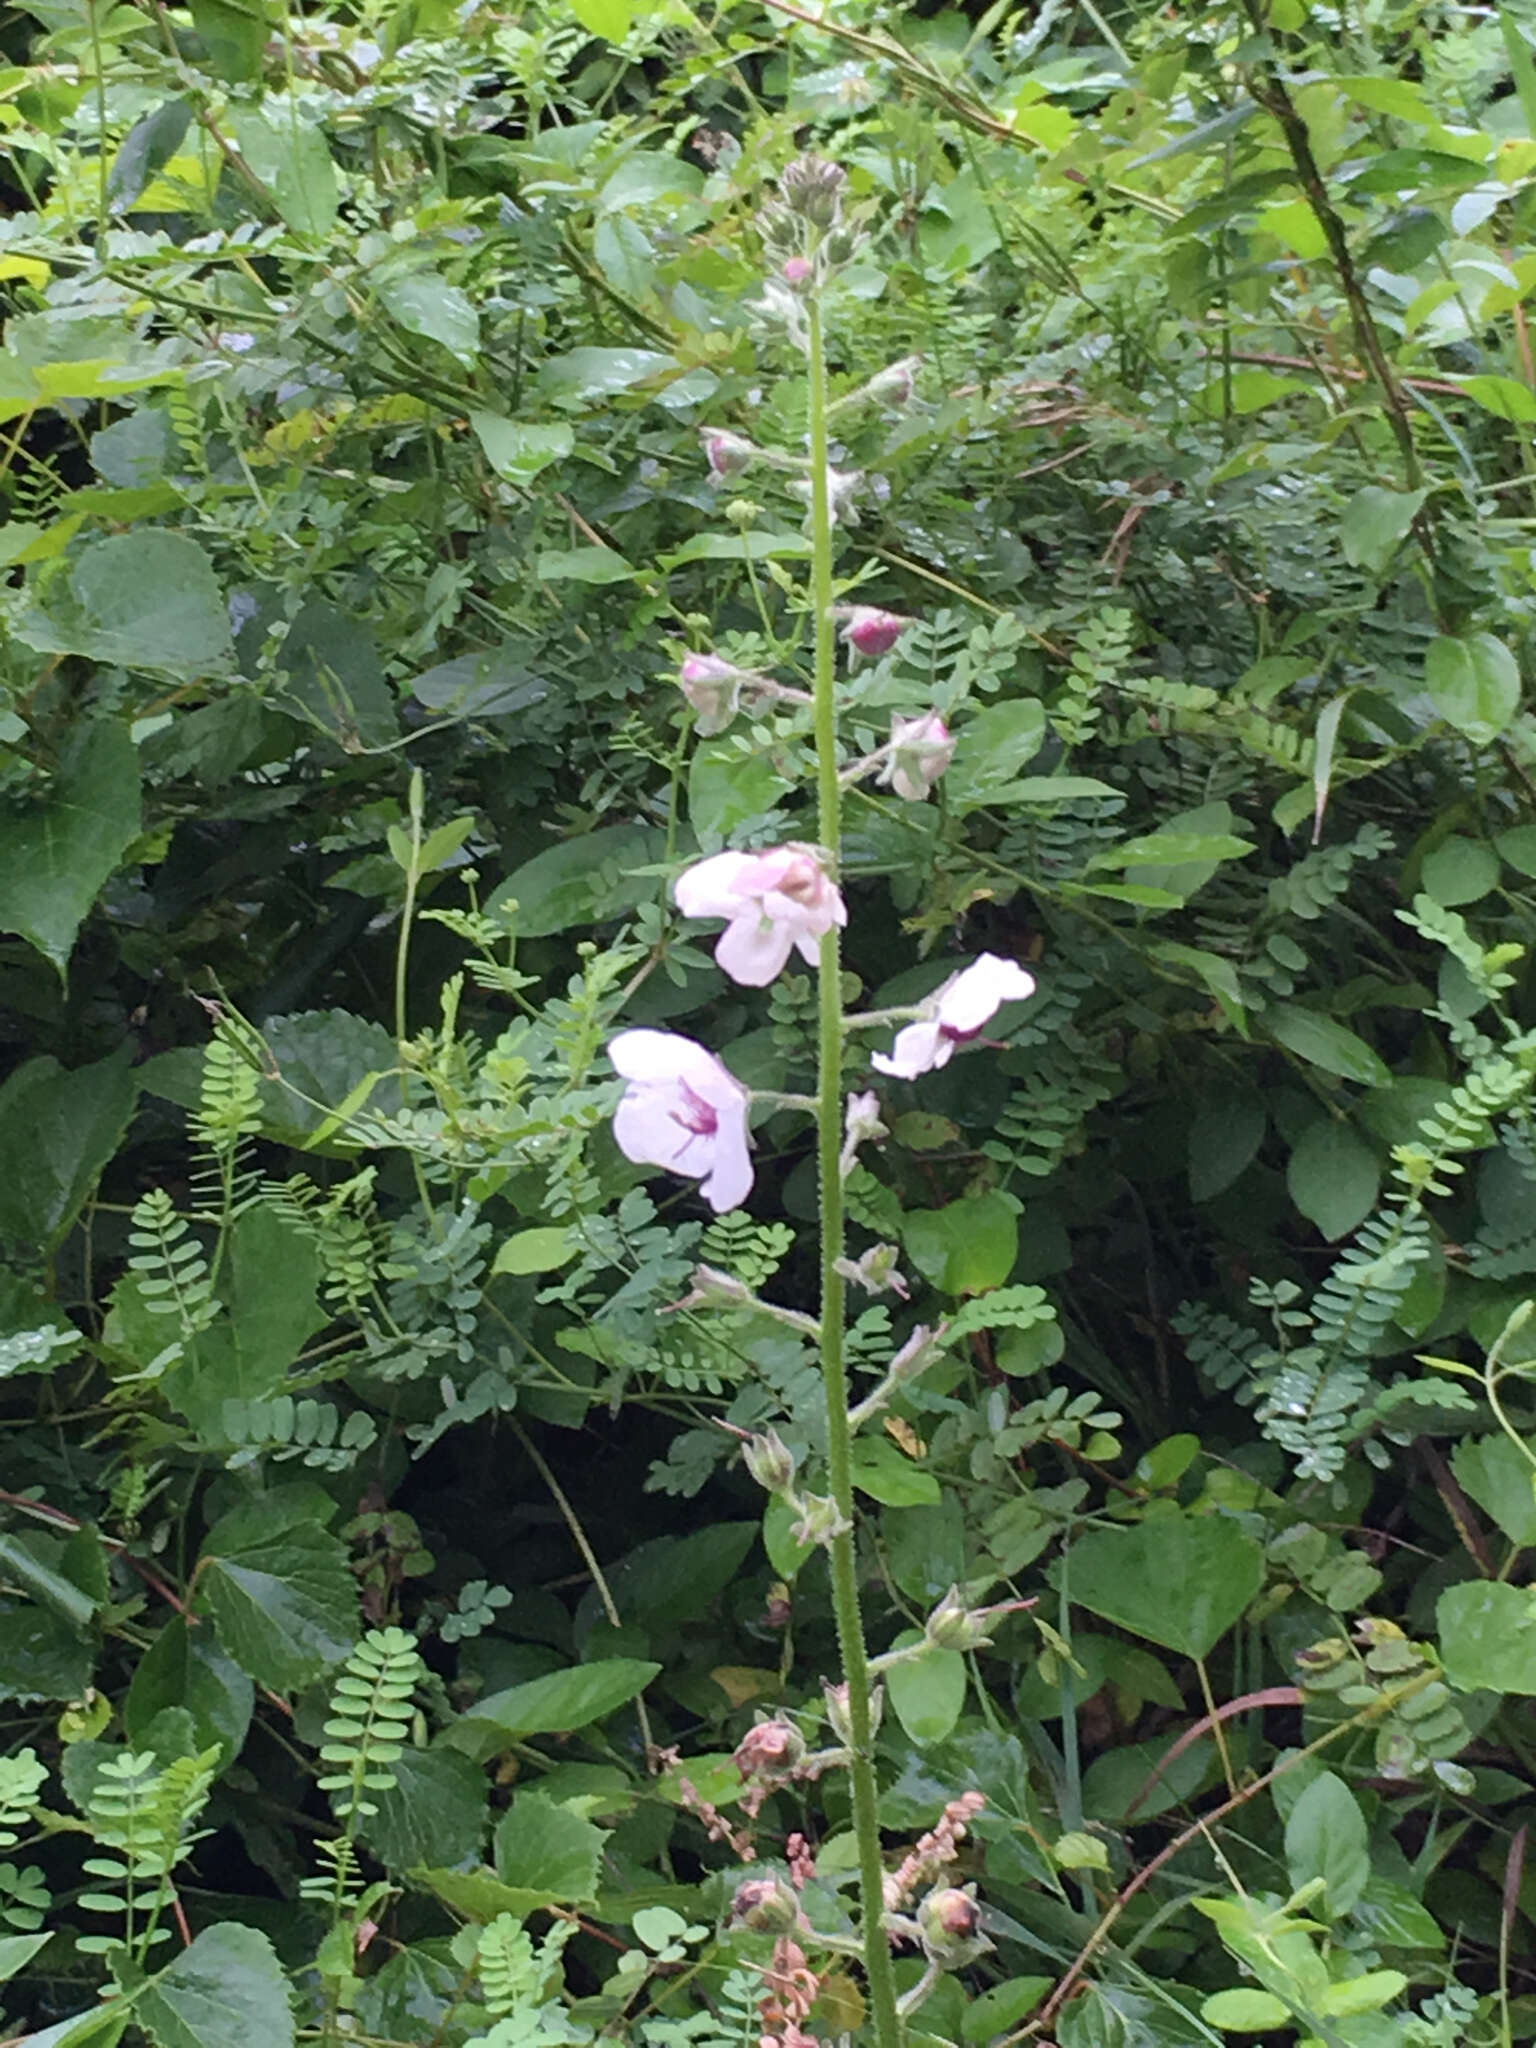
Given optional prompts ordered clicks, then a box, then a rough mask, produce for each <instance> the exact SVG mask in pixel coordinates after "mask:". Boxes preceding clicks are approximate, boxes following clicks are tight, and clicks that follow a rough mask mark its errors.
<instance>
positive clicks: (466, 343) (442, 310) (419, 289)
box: [378, 270, 480, 365]
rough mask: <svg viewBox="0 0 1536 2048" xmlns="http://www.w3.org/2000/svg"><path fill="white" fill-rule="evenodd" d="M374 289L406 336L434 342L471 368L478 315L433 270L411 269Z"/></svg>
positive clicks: (463, 296)
mask: <svg viewBox="0 0 1536 2048" xmlns="http://www.w3.org/2000/svg"><path fill="white" fill-rule="evenodd" d="M378 290H379V298H380V299H381V300H382V302H383V304H384V308H385V310H386V311H387V312H388V313H389V315H390V316H391V318H392V319H395V320H398V321H399V323H400V325H401V326H402V327H403V328H404V329H405V331H406V333H407V334H419V335H421V337H422V338H423V339H424V340H426V341H435V342H437V343H438V344H439V345H440V346H441V347H443V348H445V349H447V350H448V352H449V354H450V355H454V356H457V357H458V359H459V361H460V362H461V363H466V364H469V365H473V363H474V361H475V357H476V354H477V352H478V350H479V347H480V315H479V314H478V313H477V312H476V311H475V308H474V302H473V301H472V300H471V299H470V298H468V297H467V296H466V294H465V293H463V292H461V291H460V290H459V288H458V286H457V285H455V284H449V283H448V282H447V280H446V279H444V278H441V277H439V276H438V274H437V272H436V271H435V270H415V271H412V272H411V274H410V275H409V276H408V277H390V278H385V279H384V280H383V281H382V282H381V283H380V285H379V288H378Z"/></svg>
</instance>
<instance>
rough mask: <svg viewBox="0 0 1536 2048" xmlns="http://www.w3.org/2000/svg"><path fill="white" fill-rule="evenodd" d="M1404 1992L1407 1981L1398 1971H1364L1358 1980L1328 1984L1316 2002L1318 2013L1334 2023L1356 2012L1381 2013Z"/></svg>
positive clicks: (1352, 1979) (1343, 1979) (1356, 1978)
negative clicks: (1385, 2006) (1331, 2019)
mask: <svg viewBox="0 0 1536 2048" xmlns="http://www.w3.org/2000/svg"><path fill="white" fill-rule="evenodd" d="M1407 1989H1408V1979H1407V1978H1406V1977H1405V1976H1404V1975H1403V1973H1402V1971H1401V1970H1365V1971H1363V1972H1362V1973H1361V1974H1360V1975H1359V1976H1358V1977H1344V1978H1341V1979H1340V1981H1339V1982H1338V1983H1337V1984H1330V1985H1329V1987H1328V1989H1327V1990H1326V1991H1325V1992H1324V1993H1323V1995H1322V1997H1321V1998H1320V1999H1319V2000H1318V2010H1319V2011H1320V2012H1324V2013H1326V2014H1328V2015H1329V2017H1330V2018H1334V2019H1344V2018H1347V2017H1348V2016H1349V2014H1351V2013H1357V2012H1380V2010H1381V2008H1382V2007H1383V2006H1384V2005H1390V2004H1391V2003H1392V2001H1393V1999H1394V1998H1401V1997H1402V1995H1403V1993H1404V1992H1405V1991H1406V1990H1407Z"/></svg>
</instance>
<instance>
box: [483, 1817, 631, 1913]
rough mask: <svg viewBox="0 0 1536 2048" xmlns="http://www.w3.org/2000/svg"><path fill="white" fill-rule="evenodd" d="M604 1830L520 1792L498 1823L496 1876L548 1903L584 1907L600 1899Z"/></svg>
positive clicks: (605, 1836) (604, 1840)
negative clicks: (600, 1869)
mask: <svg viewBox="0 0 1536 2048" xmlns="http://www.w3.org/2000/svg"><path fill="white" fill-rule="evenodd" d="M607 1839H608V1837H607V1835H606V1833H605V1832H604V1830H603V1829H602V1828H600V1827H595V1826H594V1825H593V1824H592V1822H591V1821H589V1820H586V1819H585V1818H583V1816H582V1815H581V1814H579V1813H576V1812H574V1811H573V1810H572V1809H571V1808H570V1807H568V1806H559V1805H557V1804H556V1803H555V1802H554V1801H553V1800H551V1799H544V1798H542V1797H540V1795H539V1794H538V1793H536V1792H522V1793H519V1795H518V1796H517V1798H516V1799H514V1800H513V1802H512V1805H511V1807H510V1808H509V1809H508V1811H507V1812H506V1813H504V1814H503V1815H502V1817H501V1819H500V1820H499V1821H498V1822H497V1824H496V1843H495V1861H496V1875H497V1877H498V1878H500V1880H501V1882H502V1883H503V1884H509V1885H515V1886H516V1887H517V1888H518V1889H519V1890H520V1891H525V1892H533V1893H535V1894H536V1895H537V1896H538V1897H539V1898H540V1899H542V1900H545V1901H546V1902H548V1903H552V1904H560V1905H567V1906H574V1905H580V1904H582V1903H583V1902H585V1901H587V1900H590V1899H593V1898H595V1897H596V1896H597V1867H598V1862H599V1859H600V1858H601V1856H602V1852H603V1844H604V1842H606V1841H607Z"/></svg>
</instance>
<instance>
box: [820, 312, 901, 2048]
mask: <svg viewBox="0 0 1536 2048" xmlns="http://www.w3.org/2000/svg"><path fill="white" fill-rule="evenodd" d="M807 315H808V327H809V342H810V346H809V351H808V353H809V365H808V367H809V372H810V429H811V536H812V568H811V598H812V604H813V606H814V610H815V621H816V665H815V676H816V695H815V713H814V724H815V732H816V795H817V827H816V830H817V836H818V838H819V839H820V841H821V844H822V846H823V847H824V848H825V850H826V855H827V858H828V860H829V861H830V862H831V864H832V868H833V872H834V875H835V873H836V869H837V861H838V854H839V851H840V848H841V844H842V801H843V793H842V784H841V782H840V780H839V778H838V772H837V699H836V687H837V681H836V673H837V645H836V640H835V637H834V622H833V616H832V505H831V497H830V493H829V491H828V488H827V377H826V358H825V354H824V352H823V346H822V328H821V308H820V306H819V305H818V304H817V302H816V299H815V297H814V296H813V297H812V298H811V300H810V303H809V305H808V307H807ZM820 979H821V1008H820V1033H819V1039H820V1044H819V1058H818V1066H817V1110H816V1138H817V1142H816V1152H817V1165H818V1172H819V1179H820V1185H821V1374H822V1384H823V1387H824V1389H825V1392H826V1403H827V1471H828V1483H829V1485H830V1488H831V1492H832V1498H833V1499H834V1500H835V1501H836V1503H837V1509H838V1517H839V1520H840V1521H841V1523H842V1525H843V1526H842V1530H841V1533H840V1534H838V1535H837V1536H834V1537H833V1539H832V1542H831V1545H830V1549H829V1563H830V1567H831V1574H832V1606H833V1612H834V1614H835V1615H836V1618H837V1643H838V1649H839V1652H840V1653H841V1656H842V1663H843V1678H844V1681H845V1683H846V1684H847V1687H848V1727H849V1736H850V1740H849V1743H848V1750H849V1764H848V1774H849V1779H850V1781H851V1788H852V1793H853V1827H854V1834H855V1837H856V1839H857V1841H858V1845H859V1907H860V1918H861V1920H862V1932H863V1941H864V1970H865V1975H866V1977H867V1979H868V1985H869V2006H870V2017H871V2019H872V2021H873V2024H874V2036H875V2040H876V2041H877V2042H878V2043H879V2048H897V2043H898V2042H899V2041H900V2039H901V2021H900V2019H899V2017H898V2015H897V2010H896V1982H895V1978H894V1976H893V1974H892V1971H891V1945H890V1942H889V1941H888V1939H887V1938H886V1932H885V1895H884V1875H885V1873H884V1870H883V1868H882V1865H881V1861H880V1815H879V1808H878V1791H877V1787H876V1784H875V1766H874V1757H873V1755H872V1741H871V1731H870V1705H869V1702H870V1680H869V1657H868V1653H867V1651H866V1649H865V1646H864V1622H863V1617H862V1616H861V1615H860V1613H859V1579H858V1568H857V1563H856V1559H855V1553H854V1535H853V1429H852V1426H851V1423H850V1421H849V1415H848V1368H847V1363H846V1360H845V1358H844V1354H843V1327H844V1321H845V1317H846V1292H847V1290H846V1283H845V1282H844V1279H843V1276H842V1274H841V1272H840V1271H839V1270H838V1265H839V1261H840V1260H841V1259H842V1257H843V1240H844V1218H843V1174H842V1149H843V988H842V949H841V947H840V945H839V943H838V932H837V927H836V926H835V925H834V926H833V928H832V930H831V931H829V932H827V933H826V935H825V936H824V937H823V939H822V941H821V976H820Z"/></svg>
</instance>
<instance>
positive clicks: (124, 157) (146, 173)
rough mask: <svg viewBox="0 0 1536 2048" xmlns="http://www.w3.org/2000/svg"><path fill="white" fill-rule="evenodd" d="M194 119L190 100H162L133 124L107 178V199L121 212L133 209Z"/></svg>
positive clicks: (178, 146)
mask: <svg viewBox="0 0 1536 2048" xmlns="http://www.w3.org/2000/svg"><path fill="white" fill-rule="evenodd" d="M191 119H192V103H191V101H190V100H181V99H177V100H165V101H163V102H162V104H161V105H160V106H158V107H155V108H154V109H152V111H151V112H149V113H147V114H144V115H141V116H140V118H139V119H138V120H137V121H135V122H134V124H133V126H132V127H131V128H130V129H129V130H128V133H127V134H126V135H125V136H124V138H123V145H122V147H121V149H119V151H118V152H117V155H116V156H115V157H114V158H113V160H112V171H111V175H110V176H109V177H108V179H107V197H108V198H109V199H110V200H111V202H112V204H113V206H114V207H116V208H117V210H118V211H119V212H124V211H126V209H127V208H129V207H130V206H132V205H133V203H134V201H135V200H136V199H137V198H138V196H139V194H140V193H141V192H142V191H143V190H144V187H145V186H146V185H147V184H148V183H149V181H150V179H151V178H152V177H153V176H154V175H155V173H156V171H160V170H163V169H164V168H165V166H166V165H167V164H168V163H169V162H170V160H171V158H172V157H173V156H174V155H175V154H176V152H177V150H178V149H180V147H181V139H182V137H183V136H184V135H185V134H186V132H187V124H188V122H189V121H190V120H191Z"/></svg>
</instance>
